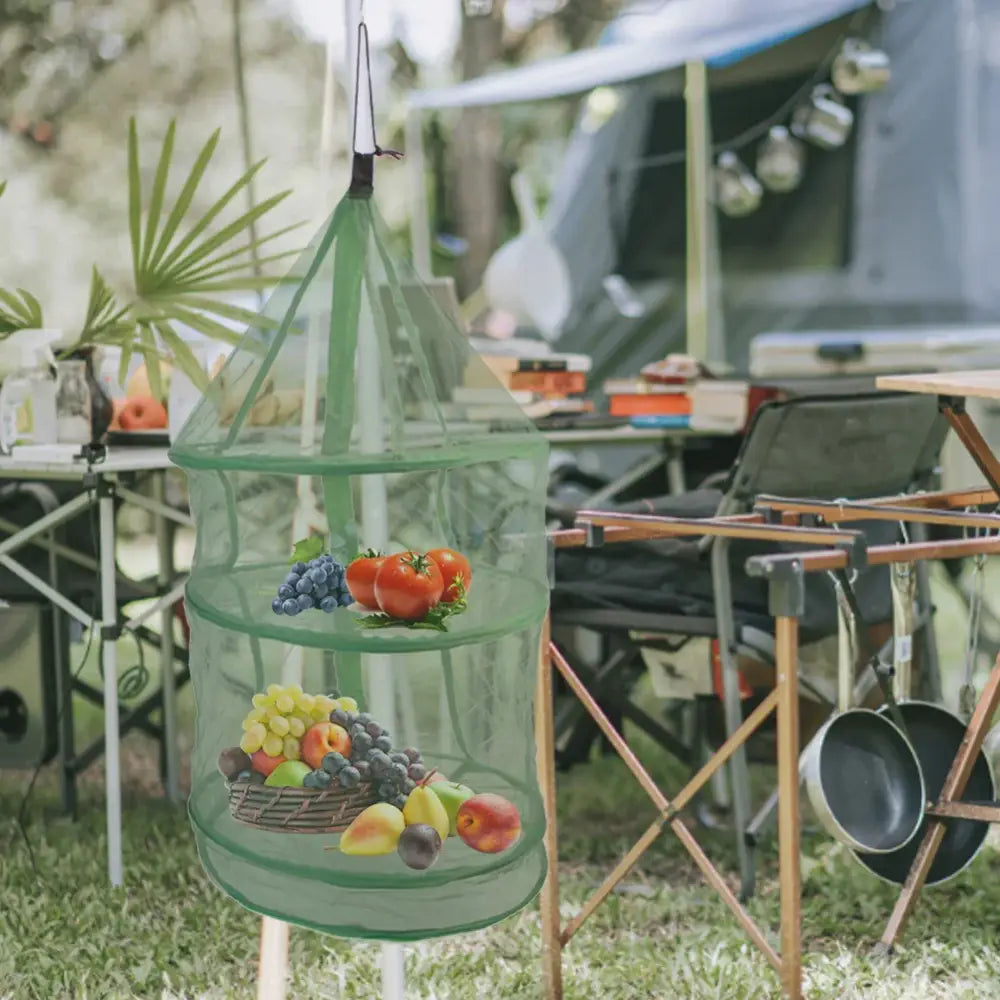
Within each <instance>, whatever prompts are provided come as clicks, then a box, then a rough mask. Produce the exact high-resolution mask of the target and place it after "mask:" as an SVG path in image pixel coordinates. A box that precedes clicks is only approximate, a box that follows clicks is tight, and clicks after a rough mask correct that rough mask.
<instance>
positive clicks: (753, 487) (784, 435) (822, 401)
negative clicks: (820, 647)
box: [726, 392, 948, 638]
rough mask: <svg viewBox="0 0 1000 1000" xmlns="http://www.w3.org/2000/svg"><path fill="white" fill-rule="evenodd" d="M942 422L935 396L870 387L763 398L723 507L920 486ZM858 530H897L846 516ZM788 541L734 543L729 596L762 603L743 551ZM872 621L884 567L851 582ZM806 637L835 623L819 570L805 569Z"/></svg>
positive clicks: (884, 604)
mask: <svg viewBox="0 0 1000 1000" xmlns="http://www.w3.org/2000/svg"><path fill="white" fill-rule="evenodd" d="M947 433H948V422H947V420H946V419H945V417H944V416H943V415H942V414H941V413H940V411H939V410H938V406H937V400H936V399H935V398H934V397H932V396H918V395H913V394H909V393H885V392H876V393H868V394H862V395H857V396H817V397H811V398H810V397H800V398H795V399H790V400H787V401H784V402H779V403H768V404H766V405H764V406H762V407H761V408H760V409H759V410H758V411H757V413H756V415H755V417H754V420H753V422H752V423H751V426H750V428H749V429H748V431H747V436H746V439H745V440H744V443H743V447H742V449H741V450H740V454H739V456H738V457H737V460H736V463H735V465H734V466H733V469H732V471H731V472H730V475H729V479H728V482H727V485H726V493H727V501H726V503H727V506H728V508H729V509H734V510H735V509H740V508H745V507H747V506H749V505H750V504H751V503H752V502H753V500H754V499H755V498H756V497H758V496H760V495H761V494H772V495H775V496H785V497H797V498H800V499H805V498H809V499H815V500H836V499H840V498H844V499H846V500H858V499H863V498H866V497H878V496H891V495H893V494H896V493H905V492H906V491H907V490H909V489H912V488H913V487H915V486H920V485H924V484H925V483H926V482H927V480H928V479H929V478H930V476H931V475H933V473H934V471H935V469H936V468H937V465H938V459H939V456H940V452H941V446H942V445H943V444H944V439H945V437H946V436H947ZM845 528H849V529H851V530H854V531H862V532H864V534H865V536H866V538H867V540H868V544H869V545H889V544H892V543H893V542H894V541H897V540H898V539H899V528H898V526H897V525H896V524H894V523H893V522H891V521H861V522H856V523H852V524H849V525H845ZM795 548H800V547H793V546H777V547H776V546H774V545H759V544H757V543H744V542H734V543H733V544H732V546H731V551H730V555H731V565H732V580H733V599H734V602H735V603H736V604H737V605H743V606H744V607H752V608H755V609H758V610H759V609H762V608H763V607H764V606H765V604H764V602H765V601H766V589H767V588H766V587H765V586H760V585H759V584H760V581H752V580H750V579H749V578H747V577H746V575H745V573H744V570H743V567H744V566H745V565H746V560H747V559H748V558H750V557H751V556H754V555H761V554H764V553H766V552H772V553H773V552H776V551H794V549H795ZM855 589H856V592H857V595H858V601H859V603H860V605H861V607H862V608H863V609H864V612H865V618H866V621H867V622H869V623H874V622H884V621H888V620H889V619H890V618H891V617H892V593H891V590H890V587H889V570H888V568H887V567H885V566H869V567H867V568H865V569H864V570H862V571H861V572H860V573H859V574H858V577H857V579H856V581H855ZM800 626H801V629H802V632H803V634H804V636H807V637H817V638H818V637H820V636H822V635H828V634H831V633H833V632H835V631H836V628H837V608H836V600H835V597H834V593H833V588H832V587H831V585H830V582H829V581H828V580H827V579H826V578H825V577H824V576H821V575H818V574H815V573H814V574H809V575H807V577H806V612H805V615H804V616H803V618H802V619H801V622H800Z"/></svg>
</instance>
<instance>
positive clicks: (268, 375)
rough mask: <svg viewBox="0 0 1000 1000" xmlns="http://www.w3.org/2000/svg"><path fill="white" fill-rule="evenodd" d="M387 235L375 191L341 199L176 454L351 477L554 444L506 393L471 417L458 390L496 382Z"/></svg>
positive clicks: (225, 464)
mask: <svg viewBox="0 0 1000 1000" xmlns="http://www.w3.org/2000/svg"><path fill="white" fill-rule="evenodd" d="M388 244H389V240H388V236H387V233H386V232H385V230H384V227H383V223H382V222H381V220H380V219H379V218H378V216H377V213H376V212H375V209H374V207H373V205H372V202H371V201H370V200H368V199H365V198H351V197H346V198H344V199H343V200H342V201H341V202H340V204H339V205H338V207H337V209H336V211H335V212H334V214H333V216H332V218H331V219H330V221H329V223H328V224H327V225H326V227H325V228H324V229H323V230H322V232H321V233H320V234H319V236H318V237H317V238H316V239H315V240H314V241H313V243H312V245H311V246H310V247H309V248H308V250H307V251H306V252H305V253H304V254H303V256H302V258H301V259H300V260H299V262H298V263H297V265H296V266H295V268H294V269H293V270H292V273H291V274H290V275H289V277H288V278H287V279H286V281H285V283H284V284H283V285H282V286H280V287H279V289H278V291H277V292H276V293H275V294H274V295H273V296H272V298H271V300H270V302H269V303H268V305H267V307H266V309H265V310H264V312H263V314H262V316H261V319H260V322H259V324H258V325H257V327H256V328H255V329H252V330H250V331H249V332H248V333H247V335H246V337H245V338H244V341H243V343H242V344H241V345H240V347H239V348H238V349H237V350H236V351H235V352H234V354H233V355H232V357H231V358H230V360H229V361H228V363H227V364H226V366H225V368H224V369H223V371H222V372H221V373H220V374H219V376H218V377H217V378H216V379H215V381H214V382H213V384H212V387H211V389H210V391H209V392H208V393H207V394H206V396H205V397H204V399H203V400H202V401H201V403H200V404H199V406H198V407H197V408H196V409H195V411H194V413H193V414H192V416H191V418H190V419H189V420H188V422H187V423H186V425H185V426H184V429H183V431H182V433H181V434H180V436H179V438H178V440H177V442H176V443H175V445H174V448H173V452H172V455H173V457H174V459H175V461H177V463H178V464H180V465H183V466H186V467H189V468H227V469H248V470H250V469H253V470H259V471H275V472H281V471H294V472H296V473H306V472H312V473H320V474H322V473H325V472H335V473H343V474H351V473H363V472H368V471H379V470H382V469H386V468H388V467H390V466H391V467H392V469H393V470H394V471H400V470H401V469H402V468H428V467H435V468H445V467H448V466H450V465H460V464H463V463H465V462H467V461H469V460H470V459H486V458H490V457H496V458H502V457H503V456H504V455H507V454H510V453H511V449H512V448H514V449H515V450H516V451H521V450H523V449H524V448H525V447H528V448H530V447H531V446H532V445H534V446H536V447H541V448H544V441H543V439H542V437H541V436H540V435H538V434H537V433H536V432H535V430H534V427H533V425H532V424H531V422H530V420H529V419H528V418H527V417H526V416H525V415H524V414H523V412H522V411H521V410H520V408H519V407H518V406H517V405H516V403H515V402H514V401H513V399H512V398H511V397H510V396H509V394H501V395H499V396H497V397H496V398H494V399H492V400H491V419H490V420H489V422H485V421H469V420H466V419H463V418H462V416H461V412H460V409H458V408H456V407H455V405H454V392H455V389H456V388H457V387H459V386H461V385H463V383H469V382H472V383H474V384H475V385H476V386H479V387H483V386H486V385H489V384H490V383H491V382H492V385H493V386H494V387H495V388H496V389H499V388H500V386H499V383H498V382H497V381H496V380H495V379H493V378H492V376H491V375H490V373H489V372H488V370H487V369H486V366H485V365H484V364H483V362H482V361H481V360H480V359H479V358H478V356H477V355H476V354H475V352H474V351H473V350H472V349H471V348H470V346H469V343H468V339H467V338H466V337H465V336H464V335H463V333H462V332H461V331H460V330H459V329H458V328H457V326H456V324H455V321H454V320H453V319H452V318H451V317H449V316H448V315H446V313H445V312H444V311H443V309H442V308H441V306H440V305H439V304H438V302H437V301H436V300H435V298H434V296H433V294H432V293H431V292H430V291H429V290H428V289H427V288H425V287H424V286H423V285H422V284H421V283H420V282H419V281H418V280H417V279H416V277H415V276H414V275H413V273H412V272H411V271H410V269H409V268H408V267H406V266H405V265H404V264H402V263H400V262H398V261H396V260H393V258H392V257H391V255H390V253H389V251H388Z"/></svg>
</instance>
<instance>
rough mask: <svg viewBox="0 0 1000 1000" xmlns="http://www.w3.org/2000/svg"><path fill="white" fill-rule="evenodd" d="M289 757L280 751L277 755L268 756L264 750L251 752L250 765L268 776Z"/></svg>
mask: <svg viewBox="0 0 1000 1000" xmlns="http://www.w3.org/2000/svg"><path fill="white" fill-rule="evenodd" d="M287 759H288V758H287V757H282V756H281V754H280V753H279V754H278V756H277V757H268V755H267V754H266V753H264V751H263V750H258V751H257V752H256V753H252V754H250V766H251V767H252V768H253V769H254V770H255V771H258V772H260V773H261V774H263V775H264V777H265V778H266V777H267V776H268V775H269V774H270V773H271V772H272V771H273V770H274V769H275V768H276V767H277V766H278V765H279V764H284V763H285V761H286V760H287Z"/></svg>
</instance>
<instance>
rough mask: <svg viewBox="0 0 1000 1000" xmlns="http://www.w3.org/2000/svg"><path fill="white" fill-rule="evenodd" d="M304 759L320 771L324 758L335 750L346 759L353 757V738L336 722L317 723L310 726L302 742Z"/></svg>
mask: <svg viewBox="0 0 1000 1000" xmlns="http://www.w3.org/2000/svg"><path fill="white" fill-rule="evenodd" d="M301 750H302V759H303V760H304V761H305V762H306V763H307V764H308V765H309V766H310V767H311V768H314V769H318V768H319V767H320V766H321V765H322V763H323V758H324V757H325V756H326V755H327V754H328V753H332V752H333V751H334V750H336V751H337V753H341V754H343V755H344V756H345V757H350V756H351V738H350V736H348V735H347V730H346V729H344V727H343V726H338V725H337V724H336V723H334V722H317V723H316V724H315V725H312V726H310V727H309V728H308V729H307V730H306V731H305V735H304V736H303V737H302V741H301Z"/></svg>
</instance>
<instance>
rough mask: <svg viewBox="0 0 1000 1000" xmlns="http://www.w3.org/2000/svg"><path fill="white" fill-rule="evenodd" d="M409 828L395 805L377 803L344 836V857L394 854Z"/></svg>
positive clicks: (356, 820)
mask: <svg viewBox="0 0 1000 1000" xmlns="http://www.w3.org/2000/svg"><path fill="white" fill-rule="evenodd" d="M405 827H406V823H405V822H404V820H403V814H402V813H401V812H400V811H399V810H398V809H397V808H396V807H395V806H393V805H390V804H389V803H388V802H377V803H376V804H375V805H373V806H369V807H368V808H367V809H366V810H365V811H364V812H362V813H360V814H359V815H358V816H357V817H356V818H355V820H354V822H353V823H352V824H351V825H350V826H349V827H348V828H347V829H346V830H345V831H344V832H343V833H342V834H341V836H340V849H341V851H343V853H344V854H356V855H363V856H366V857H373V856H374V855H377V854H392V852H393V851H395V850H396V846H397V844H398V843H399V835H400V834H401V833H402V832H403V830H404V829H405Z"/></svg>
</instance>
